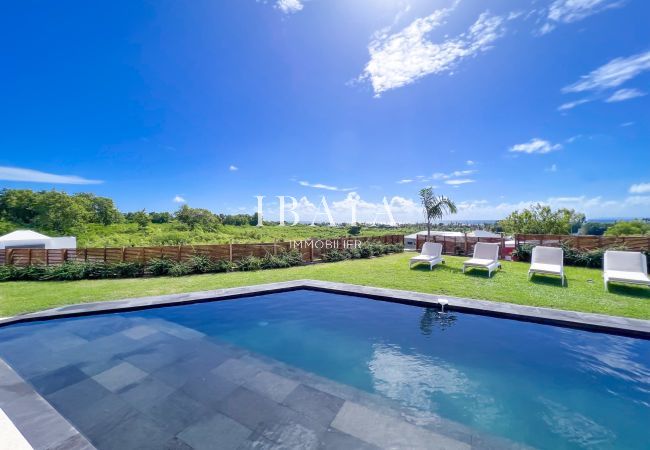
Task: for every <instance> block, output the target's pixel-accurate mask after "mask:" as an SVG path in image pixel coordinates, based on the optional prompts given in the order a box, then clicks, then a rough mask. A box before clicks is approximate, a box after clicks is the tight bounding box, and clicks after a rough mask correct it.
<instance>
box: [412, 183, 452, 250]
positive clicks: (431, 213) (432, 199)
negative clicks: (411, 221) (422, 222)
mask: <svg viewBox="0 0 650 450" xmlns="http://www.w3.org/2000/svg"><path fill="white" fill-rule="evenodd" d="M420 200H421V202H422V208H423V209H424V217H425V218H426V221H427V238H428V237H430V236H431V222H432V221H434V220H440V219H442V218H443V217H444V216H445V214H456V212H457V211H458V210H457V209H456V204H455V203H454V202H453V201H452V200H450V199H449V198H447V197H444V196H437V195H435V194H434V193H433V188H430V187H427V188H424V189H421V190H420Z"/></svg>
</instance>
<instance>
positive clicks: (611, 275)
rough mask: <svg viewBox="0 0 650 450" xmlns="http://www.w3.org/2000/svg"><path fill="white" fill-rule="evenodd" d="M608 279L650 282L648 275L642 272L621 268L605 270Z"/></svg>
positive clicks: (624, 281)
mask: <svg viewBox="0 0 650 450" xmlns="http://www.w3.org/2000/svg"><path fill="white" fill-rule="evenodd" d="M605 278H607V281H614V282H616V281H619V282H622V283H641V284H650V279H648V276H647V275H646V274H644V273H642V272H622V271H620V270H608V271H607V272H605Z"/></svg>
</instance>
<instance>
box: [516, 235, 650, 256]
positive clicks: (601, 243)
mask: <svg viewBox="0 0 650 450" xmlns="http://www.w3.org/2000/svg"><path fill="white" fill-rule="evenodd" d="M521 244H531V245H545V246H549V247H559V246H561V245H564V246H566V247H570V248H575V249H576V250H582V251H590V250H597V249H602V248H611V247H624V248H626V249H627V250H633V251H638V252H642V251H645V252H650V236H573V235H561V234H517V235H515V246H517V245H521Z"/></svg>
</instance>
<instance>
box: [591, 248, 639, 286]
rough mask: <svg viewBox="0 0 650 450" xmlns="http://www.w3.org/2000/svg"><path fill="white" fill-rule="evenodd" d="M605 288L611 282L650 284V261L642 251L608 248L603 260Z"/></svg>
mask: <svg viewBox="0 0 650 450" xmlns="http://www.w3.org/2000/svg"><path fill="white" fill-rule="evenodd" d="M603 269H604V272H603V278H604V279H605V290H607V289H609V283H612V282H613V283H627V284H639V285H643V286H650V279H649V278H648V262H647V259H646V256H645V255H644V254H643V253H641V252H624V251H614V250H607V251H606V252H605V258H604V261H603Z"/></svg>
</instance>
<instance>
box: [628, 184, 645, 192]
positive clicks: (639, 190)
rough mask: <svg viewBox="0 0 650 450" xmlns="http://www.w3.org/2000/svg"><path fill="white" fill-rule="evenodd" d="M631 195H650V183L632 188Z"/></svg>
mask: <svg viewBox="0 0 650 450" xmlns="http://www.w3.org/2000/svg"><path fill="white" fill-rule="evenodd" d="M630 194H650V183H639V184H633V185H632V186H630Z"/></svg>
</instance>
